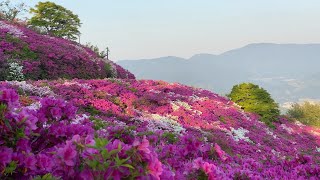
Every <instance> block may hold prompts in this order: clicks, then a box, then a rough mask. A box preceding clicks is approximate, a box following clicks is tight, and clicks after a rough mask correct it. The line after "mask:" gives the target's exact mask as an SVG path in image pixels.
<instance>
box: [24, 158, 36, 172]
mask: <svg viewBox="0 0 320 180" xmlns="http://www.w3.org/2000/svg"><path fill="white" fill-rule="evenodd" d="M36 163H37V160H36V158H35V157H34V155H31V156H29V157H27V158H26V159H25V160H24V164H25V166H26V168H29V169H31V170H36V169H37V167H36Z"/></svg>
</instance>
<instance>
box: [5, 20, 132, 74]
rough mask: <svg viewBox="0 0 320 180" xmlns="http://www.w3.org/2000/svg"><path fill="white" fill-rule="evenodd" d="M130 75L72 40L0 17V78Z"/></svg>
mask: <svg viewBox="0 0 320 180" xmlns="http://www.w3.org/2000/svg"><path fill="white" fill-rule="evenodd" d="M106 77H117V78H134V75H133V74H131V73H130V72H128V71H126V70H124V69H123V68H122V67H120V66H119V65H117V64H115V63H113V62H112V61H109V60H105V59H101V58H99V57H97V55H96V54H95V53H94V52H93V51H92V50H90V49H88V48H86V47H83V46H81V45H79V44H78V43H76V42H72V41H68V40H65V39H61V38H55V37H51V36H47V35H41V34H38V33H36V32H34V31H32V30H30V29H27V28H25V27H23V26H18V25H12V24H9V23H7V22H5V21H0V80H23V79H33V80H38V79H58V78H67V79H72V78H81V79H93V78H94V79H98V78H99V79H100V78H106Z"/></svg>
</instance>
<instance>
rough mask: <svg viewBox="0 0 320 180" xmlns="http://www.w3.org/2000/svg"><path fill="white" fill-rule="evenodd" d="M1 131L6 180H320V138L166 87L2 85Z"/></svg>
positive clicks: (111, 82) (0, 165) (213, 98)
mask: <svg viewBox="0 0 320 180" xmlns="http://www.w3.org/2000/svg"><path fill="white" fill-rule="evenodd" d="M0 126H1V127H0V134H1V136H0V137H1V138H0V173H1V174H0V178H1V179H6V178H13V179H22V178H25V179H30V178H31V179H32V178H35V179H41V178H43V179H44V178H56V179H58V178H62V179H165V180H166V179H177V180H183V179H319V178H320V167H319V164H320V130H319V129H314V128H311V127H308V126H304V125H302V124H300V123H290V122H288V121H287V120H285V119H283V118H282V119H280V120H279V122H277V123H275V128H274V129H271V128H269V127H268V126H266V125H265V124H263V123H261V122H260V121H258V117H257V116H255V115H252V114H247V113H244V112H243V111H242V110H241V108H239V107H238V106H237V105H235V104H234V103H233V102H231V101H229V100H228V99H225V98H223V97H220V96H218V95H217V94H214V93H211V92H209V91H206V90H201V89H195V88H191V87H187V86H183V85H180V84H169V83H166V82H162V81H145V80H143V81H136V80H130V79H126V80H124V79H104V80H54V81H48V80H42V81H27V82H24V81H23V82H17V81H7V82H1V84H0Z"/></svg>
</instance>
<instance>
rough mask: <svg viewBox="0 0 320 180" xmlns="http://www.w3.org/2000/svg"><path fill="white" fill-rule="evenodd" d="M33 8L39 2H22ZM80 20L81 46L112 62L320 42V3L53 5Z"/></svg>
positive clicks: (103, 1) (208, 0)
mask: <svg viewBox="0 0 320 180" xmlns="http://www.w3.org/2000/svg"><path fill="white" fill-rule="evenodd" d="M13 1H14V2H26V3H27V4H28V5H29V6H31V7H33V6H34V5H35V4H37V3H38V2H39V0H28V1H26V0H24V1H17V0H13ZM52 2H55V3H57V4H59V5H62V6H64V7H66V8H67V9H70V10H71V11H73V12H74V13H75V14H77V15H79V17H80V19H81V22H82V23H83V24H82V27H81V29H80V31H81V33H82V36H81V43H83V44H85V43H86V42H91V43H92V44H94V45H98V46H99V47H100V48H104V47H106V46H109V47H110V50H111V59H113V60H123V59H148V58H156V57H162V56H178V57H183V58H189V57H191V56H192V55H194V54H199V53H210V54H221V53H223V52H226V51H228V50H231V49H235V48H240V47H243V46H245V45H248V44H251V43H278V44H288V43H295V44H308V43H320V36H319V35H318V32H319V30H320V24H319V23H317V21H318V17H320V11H319V9H320V1H316V0H308V1H299V0H283V1H278V0H269V1H263V2H261V1H259V2H257V1H254V0H243V1H241V2H240V1H237V2H235V1H231V0H226V1H212V0H190V1H188V2H185V1H183V0H170V1H169V0H164V1H158V2H155V1H147V0H137V1H134V2H133V1H111V0H92V1H84V0H79V1H77V3H75V2H74V1H63V0H52Z"/></svg>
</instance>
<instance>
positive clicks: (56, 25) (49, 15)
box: [29, 1, 81, 40]
mask: <svg viewBox="0 0 320 180" xmlns="http://www.w3.org/2000/svg"><path fill="white" fill-rule="evenodd" d="M30 12H31V13H33V14H34V15H33V17H32V18H31V19H30V20H29V24H30V25H31V26H33V27H36V28H40V29H41V30H42V31H44V32H45V33H47V34H50V35H53V36H56V37H63V38H67V39H71V40H76V39H77V36H78V35H79V34H80V31H79V28H80V26H81V23H80V19H79V17H78V15H75V14H73V12H72V11H70V10H68V9H66V8H64V7H62V6H60V5H57V4H55V3H53V2H49V1H47V2H39V3H38V4H37V5H36V6H35V8H31V9H30Z"/></svg>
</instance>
